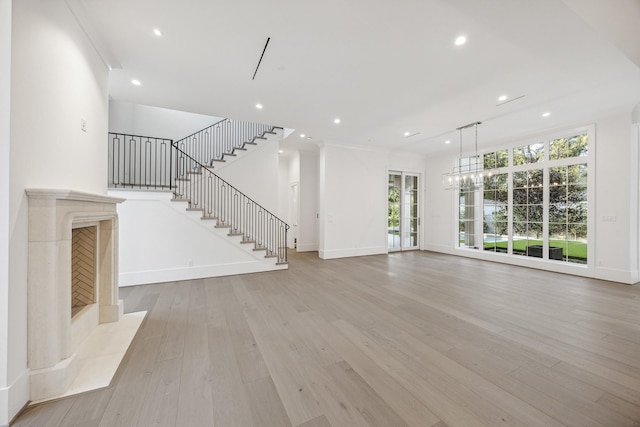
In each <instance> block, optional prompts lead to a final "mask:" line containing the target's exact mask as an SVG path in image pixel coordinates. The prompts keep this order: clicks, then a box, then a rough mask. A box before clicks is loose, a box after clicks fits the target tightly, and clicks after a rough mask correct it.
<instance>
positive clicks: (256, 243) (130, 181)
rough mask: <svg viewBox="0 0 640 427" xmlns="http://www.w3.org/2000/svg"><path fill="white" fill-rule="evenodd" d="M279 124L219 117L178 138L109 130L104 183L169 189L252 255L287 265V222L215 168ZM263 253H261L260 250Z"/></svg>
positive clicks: (279, 131)
mask: <svg viewBox="0 0 640 427" xmlns="http://www.w3.org/2000/svg"><path fill="white" fill-rule="evenodd" d="M278 135H280V136H281V135H282V129H281V128H278V127H273V126H268V125H263V124H256V123H249V122H242V121H235V120H230V119H224V120H221V121H220V122H218V123H215V124H213V125H211V126H209V127H207V128H205V129H202V130H200V131H198V132H196V133H194V134H192V135H189V136H187V137H185V138H183V139H181V140H179V141H172V140H168V139H164V138H156V137H145V136H136V135H124V134H117V133H109V187H110V188H113V189H122V188H125V189H143V190H161V191H171V193H172V195H173V201H181V202H186V204H187V207H186V210H187V211H188V212H198V213H199V214H200V218H201V220H203V221H207V222H211V224H212V226H213V227H214V228H215V229H217V230H227V235H228V236H229V238H232V239H234V240H239V243H240V245H242V246H243V247H249V248H251V250H252V251H253V253H254V254H255V255H257V256H264V258H273V259H274V261H275V264H276V265H285V264H287V247H286V245H287V231H288V229H289V226H288V225H287V224H286V223H285V222H284V221H282V220H281V219H279V218H278V217H277V216H276V215H274V214H273V213H271V212H269V211H268V210H267V209H265V208H264V207H263V206H261V205H260V204H259V203H257V202H255V201H254V200H253V199H251V198H250V197H249V196H247V195H246V194H244V193H243V192H242V191H240V190H239V189H238V188H236V187H235V186H233V185H232V184H230V183H229V182H227V181H226V180H224V179H223V178H221V177H220V176H218V175H217V174H216V173H215V172H214V169H215V168H216V166H222V165H221V163H223V162H229V161H233V159H234V158H235V157H236V156H237V154H238V153H239V152H241V151H246V150H247V149H248V148H250V147H252V146H255V145H257V144H258V143H259V142H260V141H264V140H266V139H267V138H268V137H272V136H276V137H277V136H278ZM262 254H264V255H262Z"/></svg>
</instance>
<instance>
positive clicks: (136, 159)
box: [108, 132, 175, 190]
mask: <svg viewBox="0 0 640 427" xmlns="http://www.w3.org/2000/svg"><path fill="white" fill-rule="evenodd" d="M108 145H109V171H108V179H109V182H108V184H109V187H110V188H144V189H168V190H173V188H174V184H173V180H174V176H175V171H174V170H173V167H174V161H173V156H174V153H173V151H174V149H173V140H171V139H166V138H156V137H151V136H140V135H127V134H123V133H113V132H109V144H108Z"/></svg>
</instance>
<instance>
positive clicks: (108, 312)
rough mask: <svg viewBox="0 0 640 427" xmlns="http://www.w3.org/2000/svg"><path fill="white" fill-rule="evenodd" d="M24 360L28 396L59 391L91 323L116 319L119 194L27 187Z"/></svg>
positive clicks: (67, 380) (74, 368)
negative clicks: (26, 310) (26, 342)
mask: <svg viewBox="0 0 640 427" xmlns="http://www.w3.org/2000/svg"><path fill="white" fill-rule="evenodd" d="M26 192H27V194H28V196H29V276H28V337H27V339H28V364H29V368H30V371H31V373H30V390H31V391H30V394H31V396H30V398H31V400H32V401H37V400H42V399H46V398H48V397H51V396H57V395H61V394H64V392H65V391H66V390H67V389H68V388H69V386H70V385H71V384H72V382H73V381H74V379H75V378H76V376H77V372H78V360H77V355H76V351H77V349H78V347H79V346H80V344H81V343H82V342H83V341H84V339H85V338H86V337H88V336H89V334H91V332H92V331H94V330H95V329H96V328H97V327H98V325H99V324H101V323H107V322H117V321H118V320H119V319H120V318H121V316H122V314H123V313H122V312H123V308H122V301H121V300H119V299H118V217H117V212H116V206H117V204H118V203H121V202H122V201H123V199H119V198H115V197H108V196H103V195H95V194H89V193H82V192H77V191H71V190H50V189H28V190H26Z"/></svg>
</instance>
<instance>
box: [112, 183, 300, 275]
mask: <svg viewBox="0 0 640 427" xmlns="http://www.w3.org/2000/svg"><path fill="white" fill-rule="evenodd" d="M109 194H110V195H114V196H117V197H122V198H125V199H127V201H126V202H125V203H123V204H121V205H120V206H119V207H118V215H119V225H120V255H119V259H120V286H131V285H140V284H147V283H158V282H167V281H179V280H191V279H199V278H206V277H219V276H228V275H236V274H247V273H256V272H264V271H274V270H282V269H286V268H287V267H288V266H287V265H286V264H284V265H282V264H280V265H278V264H276V263H275V262H274V261H273V260H272V259H269V258H264V252H263V251H254V250H253V245H247V244H241V243H240V240H241V237H240V236H228V235H227V234H228V229H226V228H215V227H214V225H215V223H216V221H215V220H202V219H201V215H202V214H201V212H199V211H187V210H186V202H178V201H173V200H171V193H166V192H146V191H139V190H138V191H121V190H118V191H111V190H110V191H109Z"/></svg>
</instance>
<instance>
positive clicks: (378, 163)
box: [319, 144, 425, 259]
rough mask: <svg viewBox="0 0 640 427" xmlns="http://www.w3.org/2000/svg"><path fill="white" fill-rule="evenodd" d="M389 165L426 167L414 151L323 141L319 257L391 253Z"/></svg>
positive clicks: (420, 169) (393, 167)
mask: <svg viewBox="0 0 640 427" xmlns="http://www.w3.org/2000/svg"><path fill="white" fill-rule="evenodd" d="M389 170H399V171H407V172H418V173H423V172H424V159H423V158H421V157H420V156H416V155H410V154H403V153H397V152H388V151H374V150H367V149H363V148H348V147H341V146H338V145H333V144H325V145H324V146H323V147H322V149H321V153H320V199H321V201H320V221H321V226H320V239H319V240H320V245H319V254H320V257H321V258H323V259H329V258H339V257H347V256H360V255H371V254H382V253H387V173H388V171H389ZM424 203H425V200H424V199H423V204H424Z"/></svg>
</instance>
